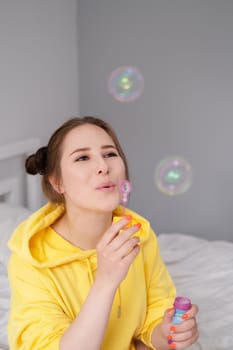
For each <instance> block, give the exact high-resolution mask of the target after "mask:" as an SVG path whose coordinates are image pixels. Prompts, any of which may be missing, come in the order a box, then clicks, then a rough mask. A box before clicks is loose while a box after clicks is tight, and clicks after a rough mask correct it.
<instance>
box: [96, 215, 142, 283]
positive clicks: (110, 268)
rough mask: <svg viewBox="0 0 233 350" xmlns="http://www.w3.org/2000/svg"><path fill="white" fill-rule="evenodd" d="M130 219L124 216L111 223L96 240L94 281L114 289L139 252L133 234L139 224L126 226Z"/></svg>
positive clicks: (136, 238) (138, 227)
mask: <svg viewBox="0 0 233 350" xmlns="http://www.w3.org/2000/svg"><path fill="white" fill-rule="evenodd" d="M130 220H131V217H130V216H125V217H123V218H122V219H120V220H119V221H118V222H116V223H114V224H112V226H111V227H110V228H109V229H108V230H107V231H106V233H105V234H104V235H103V237H102V238H101V240H100V241H99V242H98V244H97V247H96V250H97V258H98V270H97V274H96V283H101V284H102V285H108V286H111V287H113V288H115V289H116V288H117V287H118V285H119V284H120V283H121V281H122V280H123V279H124V278H125V277H126V275H127V273H128V270H129V267H130V265H131V264H132V262H133V260H134V259H135V257H136V256H137V254H138V252H139V245H138V243H139V238H138V237H134V236H133V234H134V233H135V232H137V231H138V230H139V229H140V226H141V225H140V224H136V225H132V226H130V227H128V225H127V224H129V222H130ZM126 225H127V227H126ZM120 231H121V232H120Z"/></svg>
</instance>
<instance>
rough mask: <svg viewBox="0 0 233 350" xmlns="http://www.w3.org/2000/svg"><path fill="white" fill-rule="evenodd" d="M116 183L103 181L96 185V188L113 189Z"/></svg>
mask: <svg viewBox="0 0 233 350" xmlns="http://www.w3.org/2000/svg"><path fill="white" fill-rule="evenodd" d="M115 187H116V185H115V184H114V183H112V182H104V183H102V184H100V185H99V186H97V187H96V189H97V190H110V189H111V190H113V189H115Z"/></svg>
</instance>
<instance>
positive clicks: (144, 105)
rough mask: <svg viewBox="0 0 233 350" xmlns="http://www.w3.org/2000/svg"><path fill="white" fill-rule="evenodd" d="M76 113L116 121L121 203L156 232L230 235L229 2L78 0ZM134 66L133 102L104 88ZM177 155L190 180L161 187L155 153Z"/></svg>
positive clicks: (232, 47) (232, 56)
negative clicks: (138, 91) (124, 175)
mask: <svg viewBox="0 0 233 350" xmlns="http://www.w3.org/2000/svg"><path fill="white" fill-rule="evenodd" d="M78 34H79V37H78V39H79V42H78V44H79V69H80V76H79V83H80V111H81V114H97V115H100V116H102V117H104V118H105V119H106V120H108V121H110V122H111V124H112V125H113V126H114V127H115V129H116V130H117V132H118V134H119V137H120V140H121V142H122V144H123V146H124V149H125V151H126V154H127V156H128V159H129V164H130V169H131V179H132V183H133V192H132V196H131V200H130V206H131V208H133V209H134V210H136V211H138V212H140V213H141V214H142V215H144V216H146V217H148V218H149V219H150V220H151V222H152V224H153V227H154V229H155V230H156V231H157V232H158V233H160V232H183V233H188V234H196V235H198V236H202V237H205V238H210V239H215V238H219V239H222V238H223V239H229V240H233V215H232V208H233V188H232V180H233V161H232V149H233V147H232V144H233V140H232V130H233V96H232V91H233V1H231V0H221V1H219V0H193V1H192V0H172V1H171V0H117V1H114V0H95V1H93V0H78ZM123 65H134V66H137V67H138V68H139V69H140V70H141V72H142V73H143V76H144V79H145V89H144V93H143V95H142V96H141V97H140V98H139V99H137V100H136V101H134V102H131V103H122V102H118V101H116V100H115V99H113V98H112V96H110V94H109V93H108V91H107V79H108V77H109V75H110V73H111V72H112V71H113V70H114V69H115V68H117V67H120V66H123ZM172 155H179V156H181V157H184V158H185V159H186V160H188V161H189V163H190V164H191V166H192V170H193V176H194V177H193V184H192V186H191V187H190V189H189V190H188V191H187V192H185V193H184V194H181V195H176V196H168V195H166V194H163V193H161V192H160V191H159V190H158V188H157V187H156V186H155V184H154V171H155V168H156V166H157V164H158V162H159V161H160V160H162V159H164V158H166V157H169V156H172Z"/></svg>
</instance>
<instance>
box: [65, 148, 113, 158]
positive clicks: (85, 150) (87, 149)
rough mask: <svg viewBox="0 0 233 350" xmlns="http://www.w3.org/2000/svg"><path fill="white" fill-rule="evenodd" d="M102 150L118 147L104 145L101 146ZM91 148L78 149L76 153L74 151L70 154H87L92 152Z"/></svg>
mask: <svg viewBox="0 0 233 350" xmlns="http://www.w3.org/2000/svg"><path fill="white" fill-rule="evenodd" d="M101 148H102V149H109V148H114V149H116V146H114V145H103V146H101ZM90 150H91V148H90V147H81V148H76V149H75V150H74V151H72V152H71V153H70V156H72V154H74V153H78V152H87V151H90Z"/></svg>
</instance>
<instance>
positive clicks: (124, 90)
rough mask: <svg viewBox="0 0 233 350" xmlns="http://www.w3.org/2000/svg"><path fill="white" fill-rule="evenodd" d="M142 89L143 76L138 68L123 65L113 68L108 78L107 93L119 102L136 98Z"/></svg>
mask: <svg viewBox="0 0 233 350" xmlns="http://www.w3.org/2000/svg"><path fill="white" fill-rule="evenodd" d="M143 89H144V78H143V76H142V74H141V72H140V71H139V69H138V68H136V67H132V66H123V67H119V68H117V69H115V70H114V71H113V72H112V73H111V75H110V77H109V79H108V91H109V93H110V94H111V95H112V96H113V97H114V98H115V99H116V100H117V101H120V102H131V101H134V100H136V99H137V98H138V97H139V96H140V95H141V94H142V91H143Z"/></svg>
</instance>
